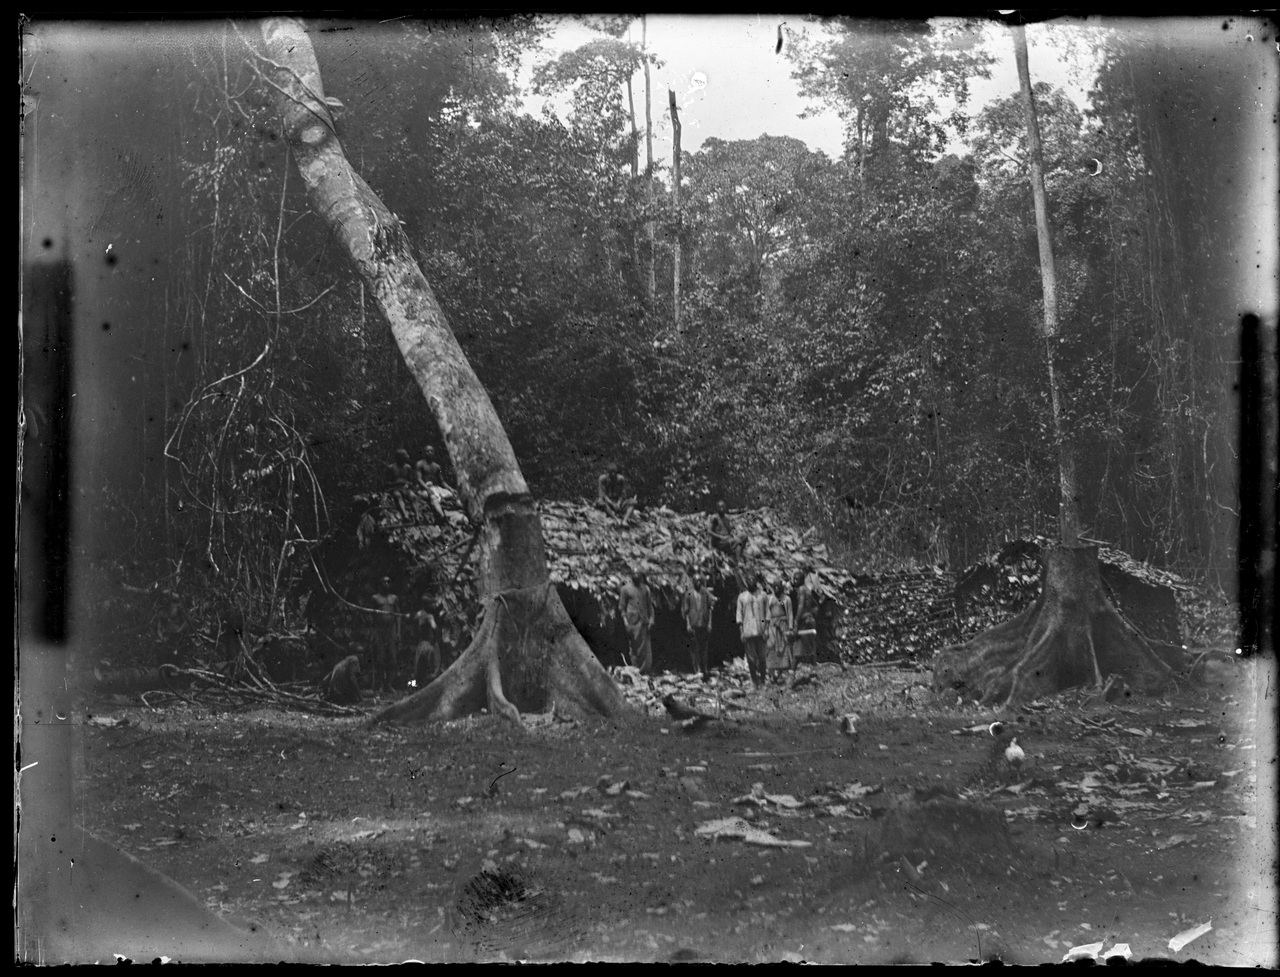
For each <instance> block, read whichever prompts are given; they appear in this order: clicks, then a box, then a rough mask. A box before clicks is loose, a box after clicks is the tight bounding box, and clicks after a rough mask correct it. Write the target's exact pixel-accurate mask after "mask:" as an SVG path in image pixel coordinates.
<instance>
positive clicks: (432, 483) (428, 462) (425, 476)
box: [413, 445, 445, 522]
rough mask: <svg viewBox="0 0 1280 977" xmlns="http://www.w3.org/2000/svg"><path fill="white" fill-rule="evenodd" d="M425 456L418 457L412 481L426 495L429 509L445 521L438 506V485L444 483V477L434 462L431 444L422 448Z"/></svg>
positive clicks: (442, 510)
mask: <svg viewBox="0 0 1280 977" xmlns="http://www.w3.org/2000/svg"><path fill="white" fill-rule="evenodd" d="M424 451H425V452H426V457H424V458H419V459H418V461H417V464H415V465H414V467H413V477H414V483H415V485H416V487H417V489H418V490H419V491H420V492H422V493H423V494H424V495H426V497H427V502H428V503H429V504H430V505H431V511H432V512H434V513H435V514H436V518H437V519H438V520H440V521H441V522H444V521H445V515H444V509H443V508H441V506H440V497H439V494H438V493H439V492H440V487H441V486H443V485H444V477H443V474H442V472H441V469H440V465H439V464H438V463H437V462H436V451H435V448H433V447H431V445H427V446H426V448H425V449H424Z"/></svg>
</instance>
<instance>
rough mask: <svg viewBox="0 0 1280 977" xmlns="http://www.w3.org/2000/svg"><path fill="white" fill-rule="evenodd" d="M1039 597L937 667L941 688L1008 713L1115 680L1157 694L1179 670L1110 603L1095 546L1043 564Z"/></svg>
mask: <svg viewBox="0 0 1280 977" xmlns="http://www.w3.org/2000/svg"><path fill="white" fill-rule="evenodd" d="M1040 579H1041V582H1042V585H1041V590H1040V597H1039V598H1038V599H1037V600H1036V602H1035V603H1034V604H1032V605H1031V606H1030V607H1028V608H1027V609H1026V610H1024V611H1023V612H1022V613H1021V614H1019V615H1017V616H1016V617H1014V618H1011V619H1010V620H1008V621H1005V622H1004V623H1003V624H999V625H997V626H996V627H994V628H992V629H990V630H989V631H984V632H983V633H982V634H980V635H978V636H977V637H975V638H974V639H973V640H971V641H969V642H967V643H965V644H962V645H957V646H953V647H951V648H947V649H944V650H943V651H941V652H939V653H938V657H937V658H936V659H935V660H934V666H933V681H934V688H935V689H937V690H939V691H942V690H944V689H948V688H952V689H956V690H957V691H959V692H961V693H962V694H968V695H969V696H971V697H973V698H978V699H980V701H981V702H982V704H983V705H995V704H997V703H1001V704H1003V705H1006V706H1009V705H1014V704H1016V703H1019V702H1025V701H1026V700H1028V699H1034V698H1037V697H1038V696H1042V695H1051V694H1053V693H1055V692H1059V691H1061V690H1063V689H1069V688H1075V687H1077V686H1086V685H1095V684H1096V685H1099V686H1101V685H1102V684H1103V683H1104V681H1106V679H1107V678H1108V677H1109V676H1112V675H1115V676H1118V677H1119V678H1121V679H1123V680H1124V682H1125V683H1126V684H1127V685H1128V686H1129V687H1130V688H1132V689H1134V690H1136V691H1156V690H1158V689H1160V688H1162V687H1163V686H1164V684H1165V683H1166V682H1167V681H1169V680H1170V679H1171V678H1172V677H1173V671H1172V669H1171V668H1170V667H1169V665H1168V664H1166V663H1165V661H1164V660H1163V659H1162V658H1160V657H1159V656H1158V655H1157V654H1156V653H1155V652H1154V651H1153V650H1152V648H1151V646H1150V645H1149V644H1148V643H1147V641H1146V639H1145V638H1143V637H1142V636H1141V635H1140V634H1139V633H1138V632H1137V630H1136V629H1134V628H1133V626H1132V625H1130V624H1129V623H1128V622H1127V621H1126V620H1125V619H1124V618H1123V617H1122V616H1121V614H1120V612H1119V611H1118V610H1117V609H1116V607H1115V605H1114V604H1113V603H1112V602H1111V599H1110V598H1109V597H1108V596H1107V592H1106V589H1105V588H1104V587H1103V584H1102V577H1101V575H1100V574H1099V572H1098V549H1097V547H1096V546H1073V547H1068V546H1059V547H1055V548H1053V549H1047V550H1045V551H1044V553H1043V555H1042V557H1041V577H1040Z"/></svg>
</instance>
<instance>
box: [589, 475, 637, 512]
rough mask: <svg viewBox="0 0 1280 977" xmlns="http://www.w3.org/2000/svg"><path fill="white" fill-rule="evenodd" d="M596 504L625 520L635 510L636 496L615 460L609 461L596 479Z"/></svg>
mask: <svg viewBox="0 0 1280 977" xmlns="http://www.w3.org/2000/svg"><path fill="white" fill-rule="evenodd" d="M596 504H597V505H599V506H600V508H601V509H603V510H604V511H605V512H607V513H609V514H610V515H611V516H615V517H617V518H618V519H621V520H622V521H623V522H626V521H627V520H628V519H630V518H631V513H632V512H633V511H635V507H636V497H635V494H634V493H633V492H632V491H631V484H630V483H629V482H628V481H627V476H625V475H623V474H622V472H621V471H619V470H618V464H617V462H611V463H610V465H609V467H608V468H607V469H605V472H604V474H603V475H601V476H600V478H599V479H598V480H597V481H596Z"/></svg>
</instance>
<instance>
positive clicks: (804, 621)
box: [618, 567, 818, 688]
mask: <svg viewBox="0 0 1280 977" xmlns="http://www.w3.org/2000/svg"><path fill="white" fill-rule="evenodd" d="M744 581H745V578H744ZM787 583H788V581H787V580H786V578H785V577H778V578H777V579H775V580H774V581H773V585H772V586H771V587H769V586H766V581H765V577H764V574H755V575H754V576H753V577H752V578H751V580H750V584H749V585H748V584H747V583H746V582H744V583H743V585H742V592H741V593H740V594H739V595H738V601H737V606H736V609H735V621H736V623H737V625H738V635H739V637H740V638H741V640H742V646H743V649H744V651H745V652H746V658H747V669H748V671H750V673H751V681H752V682H753V683H754V684H755V686H756V688H760V687H761V686H763V685H764V684H765V682H767V681H768V679H769V677H770V676H771V675H772V676H773V677H774V678H775V679H779V678H780V677H781V676H782V675H783V674H784V673H785V672H789V671H794V670H795V668H796V667H797V665H799V664H800V663H801V662H805V661H807V662H809V663H811V664H812V663H814V662H816V661H817V635H818V631H817V621H818V597H817V593H816V591H815V589H814V576H813V570H812V568H810V567H805V568H804V569H803V570H801V571H799V572H797V573H796V575H795V577H794V578H793V579H792V581H791V584H792V588H791V589H788V586H787ZM715 604H716V597H715V594H714V593H713V592H712V590H711V587H710V581H709V578H708V576H707V575H706V574H704V573H703V572H702V571H701V570H699V569H693V570H691V571H689V573H688V574H687V575H686V579H685V583H684V586H683V587H682V592H681V596H680V616H681V619H682V620H683V622H684V626H685V636H686V640H687V643H688V648H689V657H690V663H691V665H692V666H693V671H694V672H695V673H697V674H700V675H701V676H702V677H703V678H704V679H707V678H710V676H711V664H710V644H711V625H712V620H713V612H714V609H715ZM618 611H619V613H620V614H621V616H622V624H623V628H624V629H625V630H626V633H627V650H628V663H629V664H631V665H633V666H635V667H636V668H637V669H639V670H640V672H641V673H648V672H650V671H652V669H653V643H652V639H651V635H650V631H651V629H652V627H653V622H654V599H653V592H652V591H651V590H650V588H649V584H648V578H647V577H646V575H645V574H644V572H643V571H635V572H633V573H632V574H631V577H630V579H629V580H628V581H627V582H626V583H624V584H623V585H622V588H621V590H620V591H619V593H618Z"/></svg>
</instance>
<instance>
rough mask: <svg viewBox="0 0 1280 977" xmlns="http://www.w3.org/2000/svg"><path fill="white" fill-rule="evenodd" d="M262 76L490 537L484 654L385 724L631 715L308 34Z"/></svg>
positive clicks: (457, 666) (295, 32)
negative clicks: (484, 710)
mask: <svg viewBox="0 0 1280 977" xmlns="http://www.w3.org/2000/svg"><path fill="white" fill-rule="evenodd" d="M261 30H262V41H263V49H262V52H261V54H260V55H259V59H260V62H259V63H260V68H261V75H262V78H263V80H264V82H265V83H266V85H267V87H268V89H269V91H270V94H271V97H272V99H273V102H274V104H275V107H276V110H277V111H278V113H279V116H280V121H281V126H282V130H283V134H284V136H285V138H286V140H287V141H288V144H289V148H290V151H291V153H292V156H293V160H294V162H295V163H296V164H297V167H298V172H299V173H300V174H301V176H302V179H303V182H304V183H305V184H306V188H307V196H308V200H309V201H310V204H311V207H312V209H313V210H314V211H315V213H316V214H317V215H318V216H319V217H320V219H321V220H323V221H324V222H325V224H326V225H327V226H328V228H329V229H330V230H331V231H332V233H333V235H334V237H335V238H336V240H337V242H338V244H339V245H340V247H341V248H342V249H343V251H344V252H345V253H346V255H347V256H348V257H349V258H350V260H351V262H352V264H353V265H354V267H355V269H356V271H357V272H358V273H359V275H360V277H361V278H362V279H363V280H364V282H365V285H366V287H367V288H368V290H369V292H370V294H371V295H372V296H373V298H374V301H375V303H376V304H377V307H378V309H379V311H380V312H381V313H382V316H383V317H384V318H385V319H386V321H387V323H388V324H389V325H390V326H391V331H392V333H393V334H394V336H395V339H396V344H397V345H398V346H399V348H400V352H401V354H402V355H403V357H404V361H405V363H406V365H407V366H408V367H409V372H410V373H411V374H412V375H413V377H414V379H415V380H416V381H417V384H418V387H419V389H421V391H422V395H423V396H424V397H425V398H426V400H427V404H428V405H429V407H430V409H431V412H432V414H433V416H434V417H435V420H436V423H437V424H438V425H439V427H440V433H441V434H442V435H443V437H444V442H445V445H446V447H447V449H448V451H449V457H450V460H451V461H452V462H453V467H454V470H455V472H456V473H457V477H458V491H459V494H460V496H461V498H462V500H463V503H464V505H465V506H466V510H467V513H468V515H469V516H470V518H471V520H472V522H473V524H474V525H475V526H476V527H477V532H478V533H479V537H480V539H479V554H480V556H479V559H480V572H479V578H480V589H481V594H482V598H483V600H484V615H483V618H482V621H481V624H480V626H479V627H478V628H477V630H476V633H475V636H474V637H473V639H472V641H471V644H470V645H469V646H468V647H467V649H466V650H465V651H464V652H463V653H462V655H461V656H459V658H458V659H457V661H455V662H454V663H453V665H452V666H450V668H449V669H447V670H446V671H445V672H444V674H443V675H441V676H440V677H439V678H438V679H436V680H435V681H434V682H432V683H431V684H430V685H428V686H427V687H426V688H424V689H421V690H420V691H418V692H415V693H413V694H412V695H410V696H409V697H408V698H406V699H403V700H401V701H399V702H396V703H393V704H392V705H390V706H387V707H386V708H384V709H382V710H381V711H379V712H378V713H377V714H375V715H374V717H373V721H374V722H378V721H382V720H398V721H425V720H435V719H450V718H454V717H457V716H461V715H465V714H468V713H472V712H477V711H479V709H480V708H481V707H483V706H486V705H487V706H488V708H489V711H490V712H491V713H494V714H501V715H503V716H505V717H506V718H508V719H511V720H512V721H514V722H516V723H519V722H520V721H521V720H520V713H521V712H546V711H548V710H551V709H555V710H556V711H557V712H559V713H560V714H562V715H566V716H588V715H597V716H611V717H620V716H624V715H629V714H630V713H631V710H630V708H629V707H628V705H627V703H626V700H625V699H624V698H623V696H622V694H621V692H620V691H619V690H618V687H617V686H616V685H615V684H614V682H613V680H612V679H611V678H610V677H609V674H608V673H607V672H606V671H605V670H604V668H603V667H602V666H601V665H600V663H599V661H597V659H596V657H595V655H594V654H593V653H592V651H591V649H590V648H589V647H588V646H587V644H586V642H585V641H584V640H583V638H582V636H581V635H580V634H579V633H578V631H577V629H576V628H575V627H574V625H573V622H572V621H570V619H569V615H568V613H567V612H566V611H565V608H564V605H563V604H562V603H561V601H560V597H559V594H558V593H557V591H556V588H555V586H554V585H553V584H552V582H551V580H550V577H549V576H548V573H547V562H546V550H545V546H544V543H543V536H542V523H541V520H540V519H539V516H538V509H537V504H536V502H535V500H534V499H533V498H532V496H531V495H530V493H529V488H528V486H527V485H526V484H525V480H524V476H523V475H522V474H521V472H520V465H519V464H518V463H517V461H516V457H515V453H514V451H513V450H512V448H511V442H510V441H509V440H508V438H507V434H506V431H505V430H504V429H503V426H502V423H501V421H500V420H499V419H498V415H497V413H496V412H495V410H494V408H493V404H492V403H491V402H490V400H489V395H488V393H487V392H486V391H485V389H484V387H483V386H482V385H481V383H480V381H479V379H478V378H477V377H476V375H475V372H474V371H473V370H472V368H471V365H470V363H468V361H467V358H466V355H465V354H464V353H463V351H462V348H461V347H460V346H459V345H458V341H457V339H456V338H455V337H454V334H453V331H452V330H451V329H450V328H449V324H448V322H447V320H446V319H445V316H444V313H443V312H442V311H441V309H440V306H439V304H438V303H437V301H436V298H435V295H434V294H433V293H432V290H431V286H430V285H429V284H428V283H427V280H426V277H425V276H424V275H423V273H422V270H421V269H420V268H419V267H418V264H417V262H416V261H415V259H414V257H413V253H412V250H411V249H410V245H409V241H408V239H407V237H406V236H405V233H404V231H403V230H402V229H401V226H400V222H399V220H398V219H397V218H396V216H395V215H394V214H392V213H391V211H389V210H388V209H387V207H386V206H385V205H384V204H383V203H382V201H381V199H379V197H378V195H377V194H376V193H374V192H373V190H372V189H370V187H369V185H368V184H367V183H365V181H364V180H363V179H362V178H361V177H360V175H359V174H358V173H356V172H355V171H354V170H353V169H352V168H351V165H350V163H349V162H348V160H347V157H346V154H345V153H344V151H343V148H342V144H341V143H340V142H339V140H338V136H337V133H336V131H335V129H334V123H333V116H332V114H331V112H330V108H331V107H333V106H334V105H335V104H337V103H336V101H335V100H332V99H326V97H325V94H324V88H323V86H322V85H321V80H320V68H319V65H318V63H317V61H316V57H315V52H314V50H313V48H312V46H311V41H310V39H309V38H308V36H307V32H306V30H305V28H304V27H303V25H302V24H301V23H300V22H298V21H297V20H294V19H291V18H272V19H269V20H265V21H263V22H262V25H261Z"/></svg>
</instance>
